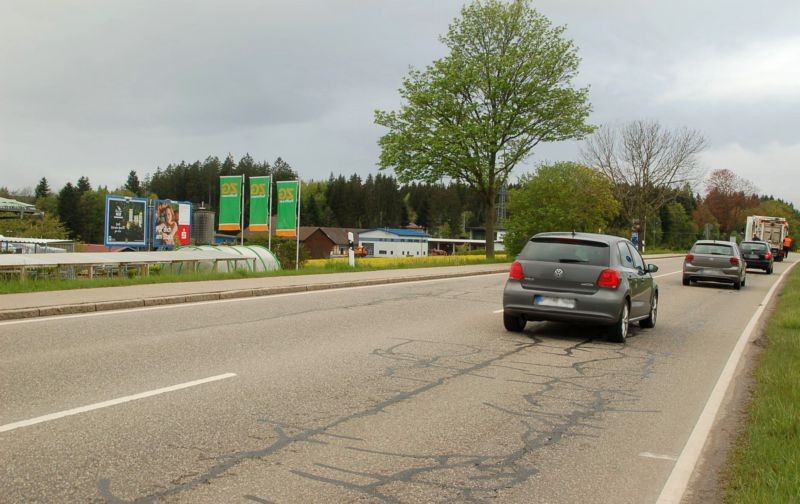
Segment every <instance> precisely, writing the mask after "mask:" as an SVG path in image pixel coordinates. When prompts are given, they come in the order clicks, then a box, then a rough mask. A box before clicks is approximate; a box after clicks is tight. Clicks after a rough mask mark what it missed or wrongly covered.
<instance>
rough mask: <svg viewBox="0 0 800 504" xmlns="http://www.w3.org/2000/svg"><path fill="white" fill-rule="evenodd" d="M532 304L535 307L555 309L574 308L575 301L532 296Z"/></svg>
mask: <svg viewBox="0 0 800 504" xmlns="http://www.w3.org/2000/svg"><path fill="white" fill-rule="evenodd" d="M533 304H535V305H537V306H554V307H556V308H570V309H572V308H575V300H574V299H569V298H557V297H548V296H540V295H538V294H537V295H536V296H533Z"/></svg>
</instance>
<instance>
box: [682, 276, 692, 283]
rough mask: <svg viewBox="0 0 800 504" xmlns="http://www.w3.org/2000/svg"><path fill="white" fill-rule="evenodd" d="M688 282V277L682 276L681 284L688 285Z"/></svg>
mask: <svg viewBox="0 0 800 504" xmlns="http://www.w3.org/2000/svg"><path fill="white" fill-rule="evenodd" d="M690 283H691V282H690V281H689V277H683V285H689V284H690Z"/></svg>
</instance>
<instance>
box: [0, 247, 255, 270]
mask: <svg viewBox="0 0 800 504" xmlns="http://www.w3.org/2000/svg"><path fill="white" fill-rule="evenodd" d="M240 257H241V256H240ZM233 259H238V258H237V257H235V256H232V255H231V254H230V253H226V252H224V251H218V250H202V251H201V250H198V251H182V252H180V253H177V252H174V251H170V252H166V251H160V252H66V253H63V254H0V267H18V266H59V265H63V266H70V265H79V264H148V263H149V264H158V263H171V262H184V261H208V260H211V261H213V260H233ZM241 259H248V258H246V257H241Z"/></svg>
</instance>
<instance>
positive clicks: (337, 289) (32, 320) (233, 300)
mask: <svg viewBox="0 0 800 504" xmlns="http://www.w3.org/2000/svg"><path fill="white" fill-rule="evenodd" d="M492 275H508V272H506V271H498V272H496V273H484V274H481V275H470V276H462V277H450V278H433V279H430V280H412V281H410V282H395V283H382V284H375V285H359V286H356V287H331V288H330V289H316V290H308V291H298V292H286V293H283V294H266V295H263V296H261V295H259V296H246V297H237V298H229V299H212V300H210V301H193V302H190V303H172V304H163V305H153V306H142V307H139V308H122V309H119V310H101V311H94V312H84V313H72V314H69V315H53V316H50V317H31V318H24V319H14V320H6V321H2V322H0V327H2V326H7V325H18V324H33V323H37V322H52V321H55V320H68V319H74V318H82V317H103V316H108V315H118V314H119V313H120V312H126V313H135V312H140V311H154V310H170V309H172V310H174V309H175V308H178V307H187V308H189V307H192V306H200V305H209V304H222V303H242V302H247V301H260V300H263V299H270V298H281V297H291V296H304V295H307V294H325V293H329V292H341V291H344V290H355V289H374V288H376V287H396V286H397V285H414V284H421V283H433V282H444V281H447V280H459V279H465V278H476V277H483V276H492ZM243 290H247V289H243ZM186 295H187V296H190V295H192V294H186ZM180 296H181V294H176V297H180Z"/></svg>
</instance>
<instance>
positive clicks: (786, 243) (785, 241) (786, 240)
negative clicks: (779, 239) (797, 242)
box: [783, 236, 792, 257]
mask: <svg viewBox="0 0 800 504" xmlns="http://www.w3.org/2000/svg"><path fill="white" fill-rule="evenodd" d="M791 247H792V239H791V238H789V237H788V236H787V237H786V238H784V239H783V257H789V249H790V248H791Z"/></svg>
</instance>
